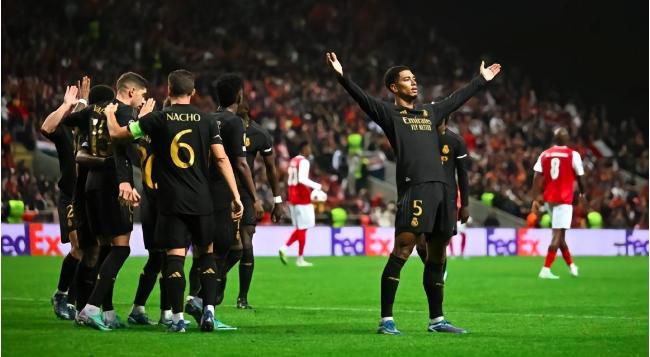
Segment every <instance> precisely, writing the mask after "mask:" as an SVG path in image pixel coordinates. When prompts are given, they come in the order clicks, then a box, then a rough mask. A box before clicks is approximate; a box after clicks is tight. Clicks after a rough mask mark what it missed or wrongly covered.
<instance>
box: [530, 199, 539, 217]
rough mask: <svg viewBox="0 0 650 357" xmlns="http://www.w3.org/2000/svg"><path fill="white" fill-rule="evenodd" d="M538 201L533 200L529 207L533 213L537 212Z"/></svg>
mask: <svg viewBox="0 0 650 357" xmlns="http://www.w3.org/2000/svg"><path fill="white" fill-rule="evenodd" d="M539 206H540V203H539V201H537V200H534V201H533V205H532V206H531V207H530V211H531V212H532V213H534V214H539Z"/></svg>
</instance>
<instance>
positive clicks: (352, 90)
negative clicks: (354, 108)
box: [338, 76, 390, 131]
mask: <svg viewBox="0 0 650 357" xmlns="http://www.w3.org/2000/svg"><path fill="white" fill-rule="evenodd" d="M338 80H339V83H340V84H341V85H342V86H343V88H345V90H346V91H347V92H348V93H349V94H350V96H352V99H354V101H355V102H357V104H359V107H361V109H362V110H363V111H364V112H365V113H366V114H367V115H368V116H369V117H370V119H372V121H374V122H375V123H377V124H379V126H380V127H381V128H382V129H384V131H386V129H385V128H386V127H387V126H388V122H389V121H390V118H388V115H387V114H386V108H385V106H384V103H382V102H381V101H380V100H378V99H376V98H373V97H371V96H369V95H368V94H367V93H366V92H365V91H364V90H363V89H361V88H360V87H359V86H358V85H357V84H356V83H354V82H352V80H351V79H350V78H348V77H345V76H338Z"/></svg>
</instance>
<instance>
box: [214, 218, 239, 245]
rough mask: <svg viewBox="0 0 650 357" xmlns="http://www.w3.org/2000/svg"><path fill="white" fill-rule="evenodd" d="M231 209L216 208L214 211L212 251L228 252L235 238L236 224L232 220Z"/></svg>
mask: <svg viewBox="0 0 650 357" xmlns="http://www.w3.org/2000/svg"><path fill="white" fill-rule="evenodd" d="M231 214H232V211H231V210H230V208H228V209H223V208H222V209H217V210H215V211H214V220H213V223H214V226H215V227H216V229H215V232H214V252H215V254H217V255H223V254H225V253H227V252H228V250H229V249H230V247H232V246H233V245H234V244H235V243H236V240H237V233H236V227H237V226H236V225H237V223H236V222H234V221H233V220H232V216H231Z"/></svg>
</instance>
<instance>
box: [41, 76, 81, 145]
mask: <svg viewBox="0 0 650 357" xmlns="http://www.w3.org/2000/svg"><path fill="white" fill-rule="evenodd" d="M78 92H79V89H78V88H77V87H76V86H68V87H66V90H65V95H64V96H63V103H62V104H61V105H60V106H59V108H57V109H56V110H55V111H53V112H52V113H50V115H48V116H47V118H45V121H43V125H41V132H42V133H43V134H44V135H47V134H52V133H54V131H55V130H56V128H57V127H58V126H59V124H60V123H61V120H62V119H63V118H64V117H65V116H66V115H68V114H69V113H70V111H71V110H72V107H73V106H74V105H75V104H77V93H78Z"/></svg>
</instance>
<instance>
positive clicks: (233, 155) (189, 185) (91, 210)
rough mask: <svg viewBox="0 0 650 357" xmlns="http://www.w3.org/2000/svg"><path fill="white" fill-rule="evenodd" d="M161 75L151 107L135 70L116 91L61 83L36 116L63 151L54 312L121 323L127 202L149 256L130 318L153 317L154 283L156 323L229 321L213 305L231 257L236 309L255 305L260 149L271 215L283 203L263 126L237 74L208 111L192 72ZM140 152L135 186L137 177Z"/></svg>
mask: <svg viewBox="0 0 650 357" xmlns="http://www.w3.org/2000/svg"><path fill="white" fill-rule="evenodd" d="M168 82H169V88H168V89H169V97H168V100H167V101H166V102H165V103H164V105H163V108H161V109H160V110H154V108H155V102H154V101H153V100H152V99H149V100H146V101H145V99H144V96H145V94H146V90H147V89H146V87H147V82H146V80H145V79H144V78H143V77H142V76H140V75H138V74H136V73H132V72H129V73H125V74H123V75H122V76H120V78H119V79H118V80H117V83H116V88H117V91H116V92H113V89H112V88H111V87H108V86H105V85H97V86H94V87H92V88H90V80H89V78H84V79H83V81H82V83H81V85H80V86H79V88H78V87H77V86H71V87H68V89H67V90H66V93H65V96H64V103H63V104H62V105H61V107H59V108H58V109H57V110H56V111H55V112H53V113H52V114H50V115H49V116H48V117H47V118H46V120H45V122H44V123H43V127H42V131H43V133H44V134H45V135H46V136H47V137H48V138H50V139H51V140H52V141H53V142H54V143H55V145H56V148H57V152H58V155H59V157H60V168H61V172H62V178H61V181H60V182H59V186H60V187H61V188H62V189H61V193H62V194H61V199H60V200H59V210H60V212H61V213H60V214H61V217H66V219H65V220H64V219H62V220H61V232H62V234H61V236H62V237H63V238H62V239H64V240H69V241H70V242H71V243H72V249H71V253H70V254H69V255H68V256H67V257H66V258H65V259H64V263H63V266H62V269H61V276H60V279H59V286H58V289H57V292H56V293H55V295H54V297H53V299H52V300H53V305H54V309H55V313H56V314H57V316H59V317H61V318H64V319H75V321H76V322H77V323H79V324H81V325H85V326H90V327H93V328H96V329H99V330H110V329H117V328H122V327H125V326H126V324H125V323H124V322H123V321H122V320H121V319H120V318H119V316H118V315H117V314H116V313H115V310H114V307H113V304H112V299H113V287H114V284H115V279H116V277H117V274H118V272H119V270H120V268H121V267H122V265H123V264H124V261H125V260H126V259H127V257H128V256H129V253H130V249H129V239H130V233H131V231H132V230H133V208H134V207H138V206H140V208H141V216H142V217H141V218H142V229H143V238H144V244H145V248H146V249H147V250H148V252H149V258H148V260H147V263H146V264H145V266H144V268H143V271H142V274H141V275H140V279H139V285H138V288H137V292H136V296H135V298H134V304H133V308H132V310H131V312H130V313H129V316H128V322H129V323H130V324H145V325H149V324H153V323H154V322H153V321H151V320H150V319H149V317H148V316H147V314H146V312H145V308H144V306H145V304H146V301H147V299H148V297H149V294H150V293H151V291H152V290H153V287H154V286H155V283H156V280H159V282H160V289H161V294H160V296H161V301H160V310H161V317H160V320H159V323H160V324H164V325H167V326H168V327H169V330H170V331H175V332H182V331H184V330H185V328H186V326H187V324H188V323H189V321H188V320H185V319H184V316H183V311H186V312H187V313H189V314H191V315H192V316H193V317H195V318H196V320H197V323H198V324H199V325H200V327H201V330H204V331H211V330H213V329H214V328H215V326H216V328H221V329H232V327H230V326H227V325H225V324H223V323H221V322H220V321H218V320H216V319H215V317H214V314H215V311H214V307H215V306H216V305H218V304H220V303H221V300H222V299H223V292H224V289H225V283H226V274H227V272H228V271H229V270H230V269H231V268H232V267H234V266H235V265H236V264H237V263H240V292H239V297H238V299H237V306H238V307H239V308H242V309H249V308H251V306H250V305H249V304H248V296H247V295H248V290H249V287H250V283H251V279H252V274H253V264H254V259H253V249H252V237H253V234H254V232H255V224H256V223H257V219H259V218H260V217H261V215H262V214H263V205H262V201H261V200H260V199H258V197H257V192H256V189H255V184H254V181H253V178H252V174H251V170H250V167H249V163H250V164H251V165H252V164H253V162H254V159H255V157H256V155H257V154H258V153H260V154H261V155H262V156H263V157H264V158H265V164H266V165H265V166H266V169H267V176H268V177H269V180H270V181H271V186H272V189H273V192H274V195H275V196H276V197H275V200H274V208H273V212H272V217H273V220H274V221H279V220H280V219H281V218H282V216H283V212H284V207H283V202H282V198H281V195H280V194H279V185H278V183H277V175H276V171H275V166H274V164H273V162H274V158H273V149H272V148H273V145H272V142H271V138H270V135H269V134H268V133H267V132H266V131H264V129H262V128H261V127H260V126H259V125H257V124H254V123H251V121H250V119H249V118H248V113H247V107H246V105H245V104H243V102H242V100H243V80H242V78H241V77H239V76H237V75H234V74H225V75H223V76H222V77H220V79H219V81H218V83H217V91H218V95H219V99H220V105H221V106H220V108H219V109H218V111H217V112H216V113H203V112H201V111H200V110H198V109H197V108H196V107H194V106H192V105H190V99H191V97H192V95H193V94H194V93H195V90H194V75H193V74H192V73H190V72H188V71H185V70H177V71H174V72H172V73H170V75H169V77H168ZM73 107H74V108H73ZM72 130H74V135H73V133H72ZM134 142H137V143H138V145H137V149H136V148H135V146H134V145H133V143H134ZM136 151H137V152H139V157H140V167H141V169H142V187H143V192H142V193H139V192H137V190H136V189H135V185H134V182H133V163H132V161H133V160H134V159H133V158H134V157H137V154H136ZM267 158H268V159H267ZM136 159H137V158H136ZM64 187H65V188H66V189H65V190H64V189H63V188H64ZM188 249H191V250H192V253H193V259H192V268H191V271H190V284H189V285H190V293H191V295H190V296H188V299H187V301H185V299H184V292H185V285H186V279H185V274H184V269H183V266H184V260H185V256H186V254H187V251H188ZM159 274H160V275H162V278H160V279H158V275H159ZM70 287H73V289H70ZM68 290H70V291H69V292H68ZM73 301H74V305H72V304H69V302H73ZM184 305H185V306H184Z"/></svg>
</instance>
